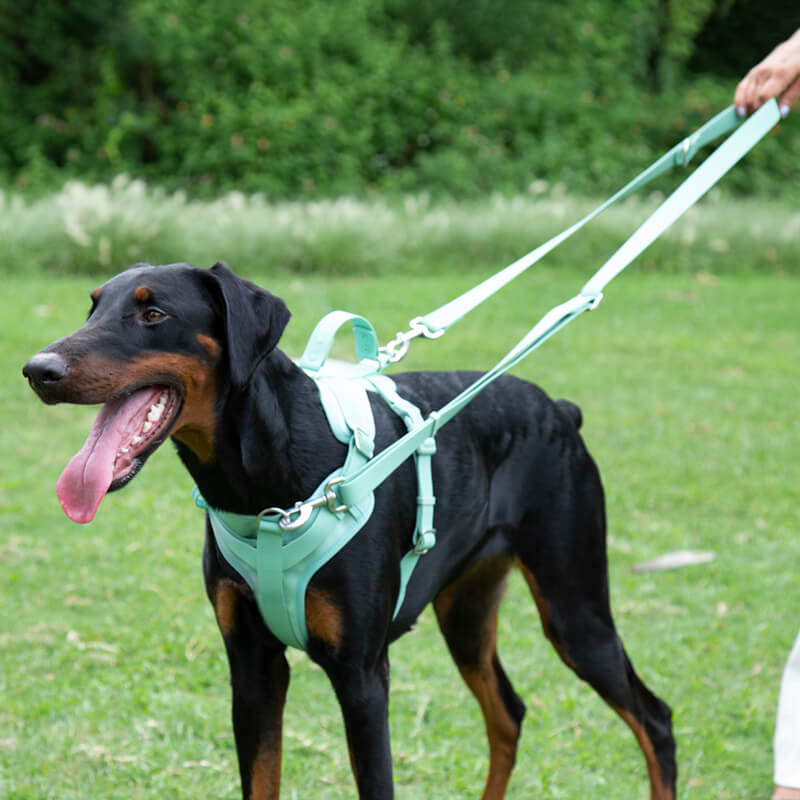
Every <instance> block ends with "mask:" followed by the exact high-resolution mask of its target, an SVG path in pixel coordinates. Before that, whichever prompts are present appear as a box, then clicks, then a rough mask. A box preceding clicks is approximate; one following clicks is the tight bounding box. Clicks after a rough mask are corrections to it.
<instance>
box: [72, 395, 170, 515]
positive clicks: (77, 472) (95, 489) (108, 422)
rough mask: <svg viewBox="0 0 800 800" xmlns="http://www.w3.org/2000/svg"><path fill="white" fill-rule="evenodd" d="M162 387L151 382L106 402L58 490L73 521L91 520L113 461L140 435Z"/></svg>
mask: <svg viewBox="0 0 800 800" xmlns="http://www.w3.org/2000/svg"><path fill="white" fill-rule="evenodd" d="M159 394H160V391H159V390H158V389H156V388H154V387H152V386H150V387H147V388H146V389H140V390H139V391H137V392H134V393H133V394H132V395H131V396H130V397H127V398H125V399H122V400H113V401H110V402H108V403H106V404H105V405H104V406H103V408H102V410H101V411H100V413H99V414H98V415H97V419H96V420H95V422H94V425H93V426H92V430H91V432H90V433H89V436H88V437H87V439H86V442H85V443H84V445H83V447H82V448H81V449H80V451H79V452H78V453H76V454H75V455H74V456H73V457H72V460H71V461H70V462H69V464H67V467H66V469H65V470H64V471H63V472H62V473H61V477H60V478H59V479H58V484H57V486H56V490H57V492H58V499H59V501H60V502H61V507H62V508H63V509H64V513H65V514H66V515H67V516H68V517H69V518H70V519H71V520H73V521H74V522H91V521H92V519H94V515H95V514H96V513H97V509H98V507H99V506H100V502H101V500H102V499H103V497H104V496H105V494H106V492H107V491H108V487H109V486H111V481H112V480H113V478H114V464H115V461H116V459H117V455H118V454H119V453H120V451H121V450H122V448H123V447H125V446H126V444H127V445H129V446H132V444H131V439H133V437H134V436H136V435H137V434H139V435H141V430H142V425H143V424H144V421H145V419H146V416H147V412H148V409H149V408H150V405H151V403H153V402H155V401H156V400H157V398H158V395H159Z"/></svg>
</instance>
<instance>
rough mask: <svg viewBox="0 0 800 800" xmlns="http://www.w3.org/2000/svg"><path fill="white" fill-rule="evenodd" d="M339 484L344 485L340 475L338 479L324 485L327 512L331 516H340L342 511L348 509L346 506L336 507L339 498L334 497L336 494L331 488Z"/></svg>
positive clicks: (342, 477) (342, 476)
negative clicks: (331, 514)
mask: <svg viewBox="0 0 800 800" xmlns="http://www.w3.org/2000/svg"><path fill="white" fill-rule="evenodd" d="M340 483H344V475H340V476H339V477H338V478H333V480H330V481H328V482H327V483H326V484H325V498H324V499H325V503H326V505H327V506H328V511H330V512H331V513H333V514H341V513H342V512H343V511H347V510H348V509H349V508H350V506H348V505H338V503H339V498H338V497H337V496H336V492H335V491H334V490H333V488H332V487H334V486H337V485H338V484H340Z"/></svg>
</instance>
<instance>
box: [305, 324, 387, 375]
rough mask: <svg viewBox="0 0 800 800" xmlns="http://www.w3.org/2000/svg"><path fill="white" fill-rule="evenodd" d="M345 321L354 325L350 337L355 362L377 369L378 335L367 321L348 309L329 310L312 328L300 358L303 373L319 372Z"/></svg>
mask: <svg viewBox="0 0 800 800" xmlns="http://www.w3.org/2000/svg"><path fill="white" fill-rule="evenodd" d="M346 322H351V323H352V324H353V337H354V338H355V347H356V361H367V362H374V363H368V364H367V365H365V366H367V367H369V371H370V372H374V371H375V370H376V369H377V366H378V363H379V356H378V337H377V335H376V333H375V329H374V328H373V327H372V324H371V323H370V322H369V320H367V319H365V318H364V317H362V316H360V315H359V314H351V313H350V312H349V311H331V312H330V313H329V314H326V315H325V316H324V317H323V318H322V319H321V320H320V321H319V322H318V323H317V326H316V328H314V330H313V332H312V333H311V337H310V338H309V340H308V344H307V345H306V349H305V350H304V351H303V355H302V356H301V357H300V367H301V369H304V370H305V371H306V372H315V373H316V372H319V371H320V370H321V369H322V368H323V367H324V366H325V362H326V361H327V360H328V354H329V353H330V350H331V347H332V345H333V340H334V338H335V336H336V333H337V331H338V330H339V328H341V327H342V325H344V324H345V323H346Z"/></svg>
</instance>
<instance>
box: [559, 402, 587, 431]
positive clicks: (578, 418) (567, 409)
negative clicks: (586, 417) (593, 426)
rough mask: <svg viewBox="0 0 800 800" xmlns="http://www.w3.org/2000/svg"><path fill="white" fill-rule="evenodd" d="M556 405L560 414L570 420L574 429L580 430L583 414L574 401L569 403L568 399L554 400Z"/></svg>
mask: <svg viewBox="0 0 800 800" xmlns="http://www.w3.org/2000/svg"><path fill="white" fill-rule="evenodd" d="M556 405H557V406H558V409H559V411H561V413H562V414H564V415H565V416H567V417H568V418H569V419H571V420H572V424H573V425H574V426H575V430H576V431H577V430H580V427H581V425H582V424H583V414H581V410H580V409H579V408H578V406H576V405H575V403H570V401H569V400H556Z"/></svg>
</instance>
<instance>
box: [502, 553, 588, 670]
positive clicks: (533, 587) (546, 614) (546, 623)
mask: <svg viewBox="0 0 800 800" xmlns="http://www.w3.org/2000/svg"><path fill="white" fill-rule="evenodd" d="M516 563H517V566H518V567H519V569H520V572H521V573H522V577H523V578H525V583H527V584H528V588H529V589H530V591H531V594H532V595H533V599H534V600H535V601H536V608H538V609H539V617H540V618H541V620H542V630H543V631H544V635H545V636H546V637H547V638H548V639H549V640H550V643H551V644H552V645H553V647H554V648H555V651H556V652H557V653H558V655H559V656H560V657H561V660H562V661H563V662H564V663H565V664H566V665H567V666H568V667H569V668H570V669H572V670H574V669H575V662H574V661H573V660H572V659H571V658H570V657H569V654H568V653H567V651H566V650H565V649H564V647H563V645H562V644H561V643H560V642H559V641H557V640H556V639H555V637H554V634H553V629H552V626H551V624H550V604H549V603H548V602H547V600H546V599H545V597H544V595H543V594H542V590H541V589H540V588H539V583H538V581H537V580H536V577H535V576H534V574H533V573H532V572H531V571H530V570H529V569H528V568H527V567H526V566H525V565H524V564H523V563H522V562H521V561H520V560H519V559H517V562H516Z"/></svg>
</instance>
